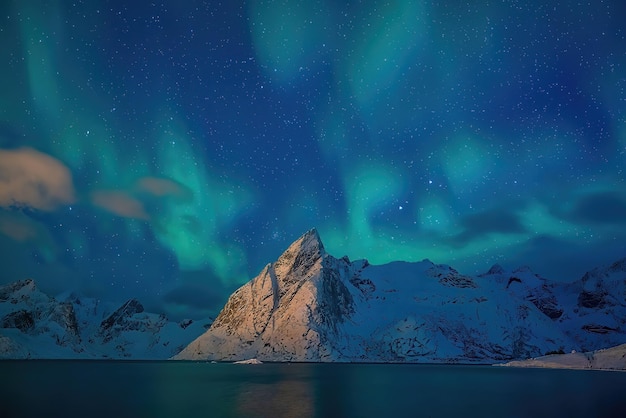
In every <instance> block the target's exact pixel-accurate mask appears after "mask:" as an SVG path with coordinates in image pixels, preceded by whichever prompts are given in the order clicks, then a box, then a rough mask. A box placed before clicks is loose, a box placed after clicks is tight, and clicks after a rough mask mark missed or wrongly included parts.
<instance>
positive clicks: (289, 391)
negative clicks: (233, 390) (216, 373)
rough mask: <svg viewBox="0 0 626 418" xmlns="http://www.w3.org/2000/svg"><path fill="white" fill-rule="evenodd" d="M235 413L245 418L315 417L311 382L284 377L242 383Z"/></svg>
mask: <svg viewBox="0 0 626 418" xmlns="http://www.w3.org/2000/svg"><path fill="white" fill-rule="evenodd" d="M237 413H238V414H240V415H241V416H244V417H259V418H261V417H268V418H269V417H276V418H307V417H313V416H315V405H314V398H313V390H312V388H311V382H310V381H308V382H305V381H302V380H286V381H281V382H276V383H248V384H244V385H242V386H241V390H240V392H239V396H238V400H237Z"/></svg>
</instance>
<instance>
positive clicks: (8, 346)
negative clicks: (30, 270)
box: [0, 279, 206, 359]
mask: <svg viewBox="0 0 626 418" xmlns="http://www.w3.org/2000/svg"><path fill="white" fill-rule="evenodd" d="M205 329H206V328H205V327H204V326H203V324H202V321H199V322H193V321H189V320H187V321H183V322H181V323H180V324H176V323H174V322H171V321H168V320H167V318H165V317H164V316H163V315H157V314H153V313H147V312H144V308H143V306H142V305H141V304H140V303H139V302H138V301H137V300H135V299H131V300H129V301H127V302H126V303H124V304H123V305H122V306H121V307H115V306H111V305H110V304H107V303H102V302H100V301H99V300H96V299H91V298H81V297H78V296H76V295H69V296H67V297H65V298H64V299H63V300H57V299H55V298H53V297H50V296H48V295H46V294H45V293H43V292H41V291H40V290H39V289H37V287H36V285H35V282H34V281H33V280H30V279H28V280H21V281H17V282H14V283H11V284H8V285H5V286H1V287H0V358H112V359H113V358H128V359H166V358H168V357H171V356H172V355H174V354H175V353H177V352H179V351H180V350H181V349H182V348H183V347H184V346H185V345H186V344H187V343H188V342H189V341H191V340H192V339H193V338H195V337H196V336H198V335H200V334H201V333H202V332H203V331H204V330H205Z"/></svg>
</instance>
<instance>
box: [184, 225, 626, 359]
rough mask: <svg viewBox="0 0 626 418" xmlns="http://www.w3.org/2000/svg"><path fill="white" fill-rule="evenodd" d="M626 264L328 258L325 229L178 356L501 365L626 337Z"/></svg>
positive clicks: (266, 272)
mask: <svg viewBox="0 0 626 418" xmlns="http://www.w3.org/2000/svg"><path fill="white" fill-rule="evenodd" d="M625 266H626V260H622V261H620V262H618V263H615V264H614V265H612V266H610V267H608V268H605V269H597V270H594V271H592V272H590V273H588V274H587V275H585V277H583V278H582V279H581V280H579V281H578V282H575V283H572V284H561V283H553V282H550V281H548V280H547V279H543V278H541V277H539V276H538V275H536V274H534V273H533V272H532V271H530V269H528V268H522V269H518V270H515V271H511V272H508V271H505V270H504V269H503V268H501V267H499V266H494V267H493V268H491V269H490V270H489V272H487V273H485V274H484V275H480V276H477V277H470V276H466V275H463V274H460V273H459V272H457V271H456V270H454V269H453V268H451V267H449V266H446V265H438V264H433V263H432V262H430V261H428V260H424V261H421V262H417V263H408V262H393V263H389V264H385V265H378V266H376V265H370V264H369V263H368V262H367V261H366V260H359V261H353V262H352V261H350V260H349V259H348V258H347V257H343V258H339V259H338V258H335V257H333V256H331V255H329V254H327V253H326V252H325V250H324V246H323V244H322V242H321V240H320V237H319V235H318V233H317V231H316V230H314V229H313V230H310V231H308V232H307V233H305V234H304V235H303V236H302V237H300V238H299V239H298V240H297V241H295V242H294V243H293V244H292V245H291V246H290V247H289V248H288V249H287V250H286V251H285V252H284V253H283V254H282V255H281V256H280V257H279V258H278V260H277V261H276V262H274V263H271V264H268V265H267V266H266V267H265V268H264V269H263V270H262V271H261V273H260V274H259V275H258V276H257V277H255V278H254V279H252V280H250V281H249V282H248V283H246V284H245V285H243V286H242V287H241V288H239V289H238V290H237V291H235V293H234V294H233V295H231V297H230V298H229V300H228V302H227V303H226V305H225V306H224V308H223V310H222V312H221V313H220V314H219V316H218V317H217V318H216V320H215V322H214V323H213V325H212V326H211V328H210V329H208V330H207V331H206V332H205V333H204V334H202V335H201V336H199V337H198V338H197V339H196V340H194V341H193V342H192V343H191V344H189V345H188V346H187V347H186V348H185V349H184V350H183V351H182V352H180V353H179V354H178V355H177V356H175V357H174V359H207V360H229V361H230V360H242V359H246V358H258V359H260V360H263V361H373V362H451V363H456V362H463V363H471V362H477V363H493V362H500V361H504V360H509V359H520V358H530V357H536V356H539V355H543V354H545V353H546V352H550V351H558V350H565V351H567V352H569V351H571V350H577V351H580V350H581V349H584V350H590V349H596V348H601V347H608V346H611V345H616V344H618V343H623V342H626V329H625V327H624V322H625V319H626V299H625V295H626V293H625V288H626V285H625V282H626V268H625Z"/></svg>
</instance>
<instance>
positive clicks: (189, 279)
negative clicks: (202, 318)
mask: <svg viewBox="0 0 626 418" xmlns="http://www.w3.org/2000/svg"><path fill="white" fill-rule="evenodd" d="M0 10H1V12H2V13H1V14H0V18H1V19H2V21H1V23H0V39H1V43H0V45H1V46H2V48H1V49H0V56H1V59H0V65H1V67H0V68H1V69H2V78H0V91H1V92H2V93H1V94H0V100H1V102H0V205H2V207H3V209H2V211H1V212H0V214H1V216H0V246H1V249H2V257H3V260H2V264H3V266H8V267H6V268H3V272H2V274H1V275H0V281H2V282H8V281H13V280H17V279H22V278H25V277H26V276H28V277H32V278H34V279H36V280H37V282H38V283H39V285H40V287H42V289H44V290H49V291H52V292H64V291H70V290H79V291H81V292H85V293H88V294H92V295H102V297H107V298H120V299H122V298H127V297H130V296H134V297H138V298H140V299H141V300H142V301H146V302H147V305H150V304H152V305H153V306H154V307H156V309H160V310H163V311H166V312H168V313H170V314H172V315H192V316H193V315H203V314H206V313H207V310H208V311H211V310H214V309H219V308H220V307H221V305H222V304H223V303H224V301H225V298H226V297H227V295H228V294H229V293H230V292H231V291H232V290H233V289H234V288H235V287H238V286H239V285H241V284H242V283H244V282H245V281H247V280H248V279H249V278H251V277H253V276H254V275H256V274H257V273H258V272H259V271H260V269H261V268H262V267H263V266H264V265H265V264H266V263H268V262H271V261H273V260H275V259H276V257H277V256H278V255H279V254H280V253H281V251H282V250H284V249H285V248H286V247H287V246H288V245H289V244H290V243H291V242H292V241H293V240H294V239H296V238H297V237H298V236H300V235H301V234H302V233H303V232H305V231H306V230H308V229H310V228H312V227H316V228H317V229H318V231H319V233H320V235H321V237H322V240H323V241H324V244H325V246H326V249H327V251H328V252H329V253H331V254H333V255H335V256H337V257H340V256H342V255H344V254H347V255H348V256H349V257H350V258H351V259H357V258H367V259H368V260H370V262H371V263H376V264H378V263H384V262H388V261H392V260H406V261H417V260H422V259H424V258H428V259H430V260H432V261H434V262H437V263H446V264H450V265H452V266H454V267H455V268H456V269H458V270H460V271H461V272H463V273H468V274H475V273H479V272H483V271H486V270H487V269H488V268H489V267H490V266H491V265H492V264H494V263H502V264H504V265H506V266H510V267H517V266H519V265H529V266H530V267H531V268H532V269H533V270H534V271H536V272H537V273H539V274H541V275H543V276H546V277H549V278H551V279H553V280H574V279H577V278H579V277H580V276H581V275H582V274H583V273H584V272H585V271H586V270H588V269H591V268H593V267H596V266H598V265H600V264H606V263H610V262H612V261H615V260H616V259H618V258H621V257H624V256H626V182H625V180H626V173H625V172H624V166H626V23H624V22H626V6H624V3H623V2H622V1H618V0H611V1H603V2H592V3H589V4H587V3H584V2H580V4H578V2H568V1H528V2H518V1H512V0H511V1H507V0H505V1H498V2H478V4H473V2H462V1H446V2H433V1H409V0H395V1H390V2H382V1H373V0H370V1H346V2H333V1H329V0H326V1H309V2H305V1H296V0H284V1H261V0H257V1H248V2H241V1H228V2H223V3H218V2H199V1H188V2H187V1H169V0H168V1H164V2H153V3H144V2H116V1H103V0H101V1H98V0H96V1H67V0H56V1H50V2H37V1H22V0H12V1H9V2H3V3H2V5H1V6H0Z"/></svg>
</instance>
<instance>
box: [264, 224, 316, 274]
mask: <svg viewBox="0 0 626 418" xmlns="http://www.w3.org/2000/svg"><path fill="white" fill-rule="evenodd" d="M325 255H326V252H325V250H324V244H322V240H321V239H320V236H319V234H318V232H317V230H316V229H315V228H313V229H310V230H309V231H307V232H306V233H304V234H303V235H302V236H301V237H300V238H298V239H297V240H296V241H294V242H293V243H292V244H291V245H290V246H289V248H287V250H285V252H284V253H282V254H281V256H280V257H278V260H276V262H275V263H273V264H272V265H271V267H272V269H273V271H274V272H275V274H276V277H277V278H278V279H279V282H284V281H291V280H288V277H290V276H291V277H292V278H293V276H295V275H298V276H303V277H306V276H308V274H306V273H307V272H308V271H309V270H310V269H311V268H312V267H313V266H314V265H315V264H316V263H317V262H318V261H319V260H321V259H322V258H323V257H324V256H325ZM281 284H285V283H281Z"/></svg>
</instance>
